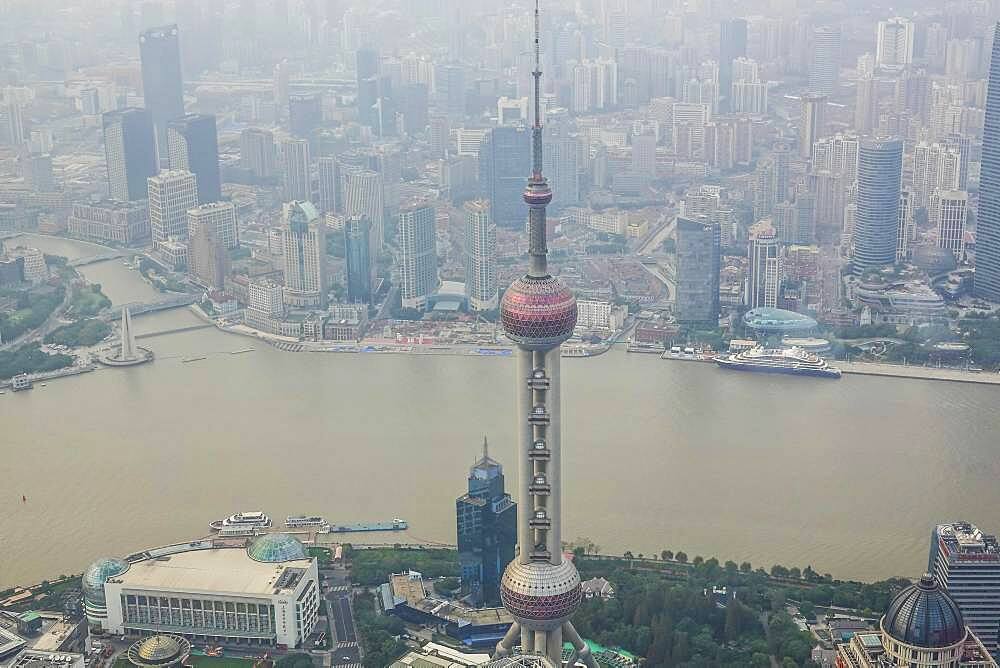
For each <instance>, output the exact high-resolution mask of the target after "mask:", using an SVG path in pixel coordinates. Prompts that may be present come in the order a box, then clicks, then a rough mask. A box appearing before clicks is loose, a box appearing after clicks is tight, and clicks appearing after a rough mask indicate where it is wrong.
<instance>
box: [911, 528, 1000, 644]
mask: <svg viewBox="0 0 1000 668" xmlns="http://www.w3.org/2000/svg"><path fill="white" fill-rule="evenodd" d="M927 571H928V572H929V573H931V575H933V576H934V579H935V580H937V583H938V584H939V585H941V586H942V587H944V588H945V589H946V590H947V591H948V594H949V595H951V597H952V598H953V599H954V600H955V603H957V604H958V607H959V609H960V610H961V611H962V615H963V616H964V617H965V623H966V625H967V626H968V627H969V628H970V629H972V632H973V633H975V634H976V635H977V636H978V637H979V639H980V640H981V641H982V642H983V644H984V645H985V646H986V649H987V650H989V652H990V654H992V655H993V657H994V658H997V657H998V656H1000V646H998V644H997V640H998V631H1000V544H998V543H997V537H996V536H992V535H990V534H987V533H984V532H983V531H982V530H980V529H979V527H977V526H976V525H974V524H969V523H968V522H951V523H948V524H939V525H937V526H936V527H934V530H933V531H932V532H931V549H930V555H929V557H928V560H927Z"/></svg>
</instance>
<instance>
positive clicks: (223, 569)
mask: <svg viewBox="0 0 1000 668" xmlns="http://www.w3.org/2000/svg"><path fill="white" fill-rule="evenodd" d="M311 564H312V560H311V559H300V560H297V561H286V562H283V563H278V564H274V563H262V562H259V561H254V560H253V559H251V558H250V557H249V556H247V553H246V550H245V549H242V548H216V549H211V550H192V551H190V552H180V553H177V554H172V555H170V556H167V557H161V558H159V559H147V560H145V561H139V562H136V563H133V564H131V565H130V566H129V569H128V570H127V571H125V572H124V573H123V574H121V575H119V576H118V577H115V578H112V582H114V581H121V586H122V588H123V589H135V590H146V591H163V592H200V593H213V594H234V595H239V596H256V597H270V596H271V595H273V594H274V589H275V584H276V583H277V582H278V578H280V577H281V574H282V573H284V572H285V570H286V569H288V568H301V569H308V568H309V567H310V565H311Z"/></svg>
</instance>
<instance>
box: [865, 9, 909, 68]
mask: <svg viewBox="0 0 1000 668" xmlns="http://www.w3.org/2000/svg"><path fill="white" fill-rule="evenodd" d="M914 32H915V31H914V25H913V22H912V21H910V20H909V19H907V18H903V17H901V16H897V17H895V18H891V19H889V20H887V21H879V22H878V30H877V33H876V48H875V64H876V65H878V66H879V67H881V68H882V69H884V70H891V71H898V70H902V69H904V68H905V67H906V66H907V65H910V64H912V63H913V39H914Z"/></svg>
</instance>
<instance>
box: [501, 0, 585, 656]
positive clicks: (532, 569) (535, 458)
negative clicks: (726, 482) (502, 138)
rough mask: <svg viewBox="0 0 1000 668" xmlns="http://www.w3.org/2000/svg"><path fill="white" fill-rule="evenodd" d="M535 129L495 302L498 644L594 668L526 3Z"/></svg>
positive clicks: (565, 311)
mask: <svg viewBox="0 0 1000 668" xmlns="http://www.w3.org/2000/svg"><path fill="white" fill-rule="evenodd" d="M532 77H533V78H534V98H535V105H534V124H533V126H532V130H531V136H532V161H531V176H530V177H529V178H528V185H527V188H526V189H525V191H524V201H525V203H526V204H527V205H528V257H529V265H528V273H527V274H526V275H525V276H524V277H523V278H519V279H517V280H516V281H514V283H513V284H512V285H511V286H510V288H508V289H507V291H506V292H505V293H504V297H503V303H502V304H501V308H500V319H501V321H502V322H503V327H504V330H505V331H506V333H507V336H508V337H509V338H510V339H511V340H512V341H513V342H514V343H515V344H516V345H517V347H518V352H517V375H516V378H517V404H518V408H517V419H518V431H519V438H518V470H520V471H521V475H520V476H518V478H519V480H518V486H519V490H518V518H517V542H518V546H519V548H520V549H519V552H518V555H517V558H516V559H514V561H512V562H510V564H508V565H507V569H506V570H505V571H504V574H503V578H502V580H501V583H500V598H501V600H502V601H503V604H504V607H505V608H507V611H508V612H510V614H511V616H512V617H513V618H514V623H513V624H512V625H511V627H510V630H509V631H507V633H506V635H504V637H503V639H502V640H501V641H500V642H499V643H498V644H497V655H498V656H500V657H506V656H509V655H510V654H511V653H512V652H513V650H514V646H515V645H517V644H520V645H521V651H522V652H523V653H525V654H536V655H543V656H545V657H547V658H548V659H549V661H551V662H553V663H554V664H556V665H561V664H562V649H563V640H564V639H565V640H567V641H568V642H570V643H571V644H572V646H573V647H574V648H575V650H576V652H577V654H578V658H579V660H580V661H581V662H583V664H584V665H585V666H587V667H588V668H597V662H596V661H595V660H594V658H593V656H592V655H591V653H590V649H589V647H588V646H587V645H586V644H585V643H584V642H583V639H582V638H580V634H579V633H577V632H576V629H574V628H573V624H572V623H571V622H570V621H569V619H570V617H571V616H572V615H573V613H574V612H575V611H576V609H577V607H579V605H580V601H581V598H582V589H581V587H580V575H579V573H577V570H576V567H575V566H574V565H573V563H572V562H571V561H568V560H566V559H564V558H563V554H562V511H561V504H562V461H561V457H562V447H561V442H560V441H561V435H562V431H561V426H562V424H561V422H562V416H561V413H562V410H561V403H562V402H561V396H560V376H561V374H560V371H559V362H560V359H559V349H560V346H561V345H562V343H563V342H564V341H566V340H567V339H569V337H570V336H572V335H573V329H574V327H575V326H576V317H577V306H576V299H575V298H574V296H573V293H572V292H570V291H569V290H568V289H567V288H566V287H565V286H564V285H563V284H562V283H560V282H559V281H558V280H557V279H556V278H554V277H553V276H552V275H551V274H549V270H548V248H547V247H546V246H547V245H546V239H545V237H546V229H545V207H546V206H547V205H548V203H549V202H550V201H552V191H551V190H550V189H549V184H548V182H547V181H546V180H545V177H544V176H543V175H542V164H543V161H542V117H541V113H540V100H541V78H542V70H541V57H540V47H539V21H538V2H537V0H536V2H535V69H534V71H533V72H532Z"/></svg>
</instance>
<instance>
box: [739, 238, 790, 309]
mask: <svg viewBox="0 0 1000 668" xmlns="http://www.w3.org/2000/svg"><path fill="white" fill-rule="evenodd" d="M778 250H779V249H778V235H777V232H775V229H774V226H773V225H771V223H770V222H769V221H767V220H762V221H761V222H759V223H757V224H755V225H752V226H751V227H750V244H749V246H748V247H747V260H748V261H749V262H748V266H747V287H746V296H745V299H744V301H745V302H746V305H747V306H749V307H750V308H759V307H762V306H769V307H771V308H774V307H776V306H777V305H778V288H779V287H780V286H781V258H780V257H779V255H778Z"/></svg>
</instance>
